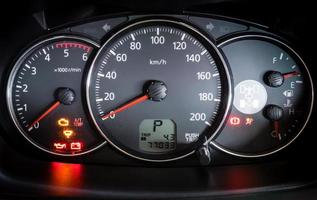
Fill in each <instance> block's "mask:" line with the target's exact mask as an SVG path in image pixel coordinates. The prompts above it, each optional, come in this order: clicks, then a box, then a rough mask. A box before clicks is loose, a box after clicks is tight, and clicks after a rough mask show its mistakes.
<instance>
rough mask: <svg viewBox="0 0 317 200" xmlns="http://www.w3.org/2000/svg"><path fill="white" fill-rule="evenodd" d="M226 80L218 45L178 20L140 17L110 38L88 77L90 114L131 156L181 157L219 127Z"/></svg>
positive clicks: (227, 94) (227, 86)
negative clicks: (142, 18) (142, 19)
mask: <svg viewBox="0 0 317 200" xmlns="http://www.w3.org/2000/svg"><path fill="white" fill-rule="evenodd" d="M230 92H231V89H230V80H229V79H228V71H227V68H226V66H225V62H224V61H223V59H222V57H221V55H220V53H219V52H218V50H217V49H216V47H215V46H214V45H213V43H212V42H211V41H210V40H208V39H207V38H206V37H205V36H204V35H202V34H201V33H199V32H198V31H197V30H196V29H195V28H193V27H191V26H189V25H187V24H184V23H182V22H175V21H171V20H165V19H151V20H144V21H139V22H136V23H134V24H131V25H130V26H127V27H126V28H124V29H122V30H120V31H119V32H117V33H116V34H115V35H113V36H112V37H111V38H109V39H108V40H107V41H106V42H105V44H104V45H103V46H102V48H101V49H100V51H99V52H98V54H97V56H96V58H95V60H94V62H93V64H92V67H91V69H90V71H89V75H88V79H87V100H88V107H89V110H90V113H91V117H92V118H93V121H94V123H95V125H96V126H97V128H98V130H99V132H100V133H101V134H103V135H104V136H105V138H106V139H107V140H108V142H109V143H110V144H112V145H113V146H114V147H116V148H117V149H119V150H120V151H122V152H124V153H125V154H127V155H130V156H132V157H135V158H138V159H142V160H150V161H166V160H173V159H177V158H181V157H184V156H186V155H189V154H191V153H193V152H194V151H195V149H197V148H198V147H199V146H200V145H202V144H204V143H205V144H206V143H208V142H209V141H210V139H211V138H212V137H213V136H214V135H215V134H216V133H217V132H218V131H219V129H220V127H221V126H222V124H223V122H224V119H225V116H226V114H227V112H228V106H229V102H230V96H231V95H230Z"/></svg>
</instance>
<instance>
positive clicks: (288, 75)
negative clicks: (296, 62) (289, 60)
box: [282, 71, 300, 79]
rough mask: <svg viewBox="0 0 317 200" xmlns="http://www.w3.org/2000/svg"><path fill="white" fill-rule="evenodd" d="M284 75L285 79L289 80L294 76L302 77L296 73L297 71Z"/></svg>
mask: <svg viewBox="0 0 317 200" xmlns="http://www.w3.org/2000/svg"><path fill="white" fill-rule="evenodd" d="M282 75H283V78H284V79H288V78H292V77H294V76H298V75H300V73H299V72H296V71H292V72H288V73H284V74H282Z"/></svg>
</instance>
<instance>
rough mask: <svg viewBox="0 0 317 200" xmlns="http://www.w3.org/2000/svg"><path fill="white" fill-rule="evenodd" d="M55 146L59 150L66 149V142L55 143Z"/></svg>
mask: <svg viewBox="0 0 317 200" xmlns="http://www.w3.org/2000/svg"><path fill="white" fill-rule="evenodd" d="M54 147H55V149H57V150H62V149H66V143H59V142H58V143H54Z"/></svg>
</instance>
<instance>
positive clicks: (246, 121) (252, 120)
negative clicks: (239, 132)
mask: <svg viewBox="0 0 317 200" xmlns="http://www.w3.org/2000/svg"><path fill="white" fill-rule="evenodd" d="M253 122H254V119H253V118H252V117H247V118H246V119H245V125H246V126H251V125H252V124H253Z"/></svg>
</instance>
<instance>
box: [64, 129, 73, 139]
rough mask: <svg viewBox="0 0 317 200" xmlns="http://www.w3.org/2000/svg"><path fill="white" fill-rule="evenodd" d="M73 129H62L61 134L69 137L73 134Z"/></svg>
mask: <svg viewBox="0 0 317 200" xmlns="http://www.w3.org/2000/svg"><path fill="white" fill-rule="evenodd" d="M73 133H74V131H72V130H64V131H63V134H64V135H65V136H66V137H67V138H70V137H71V136H72V135H73Z"/></svg>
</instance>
